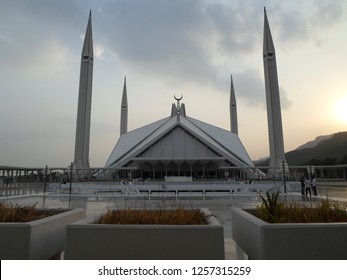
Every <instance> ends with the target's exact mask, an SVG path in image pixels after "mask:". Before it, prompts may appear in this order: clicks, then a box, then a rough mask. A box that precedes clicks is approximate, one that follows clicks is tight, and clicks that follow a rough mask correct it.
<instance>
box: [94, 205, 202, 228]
mask: <svg viewBox="0 0 347 280" xmlns="http://www.w3.org/2000/svg"><path fill="white" fill-rule="evenodd" d="M207 218H208V217H206V215H205V214H204V213H202V212H201V211H200V210H198V209H191V210H186V209H181V208H179V209H174V210H147V209H144V210H136V209H121V210H108V211H107V212H106V213H105V214H103V215H101V217H100V218H99V219H98V220H97V221H96V223H97V224H166V225H206V224H208V222H207Z"/></svg>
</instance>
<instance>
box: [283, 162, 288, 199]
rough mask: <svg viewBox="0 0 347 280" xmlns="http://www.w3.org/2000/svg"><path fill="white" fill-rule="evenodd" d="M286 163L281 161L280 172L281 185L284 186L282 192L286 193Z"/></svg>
mask: <svg viewBox="0 0 347 280" xmlns="http://www.w3.org/2000/svg"><path fill="white" fill-rule="evenodd" d="M286 168H287V166H286V163H285V162H284V161H283V162H282V173H283V186H284V193H287V186H286Z"/></svg>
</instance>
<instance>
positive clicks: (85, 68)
mask: <svg viewBox="0 0 347 280" xmlns="http://www.w3.org/2000/svg"><path fill="white" fill-rule="evenodd" d="M93 60H94V53H93V36H92V15H91V12H90V13H89V19H88V25H87V30H86V34H85V37H84V43H83V49H82V55H81V70H80V85H79V94H78V107H77V124H76V141H75V158H74V164H75V167H76V169H86V168H89V139H90V116H91V105H92V83H93Z"/></svg>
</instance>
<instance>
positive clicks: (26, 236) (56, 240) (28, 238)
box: [0, 209, 85, 260]
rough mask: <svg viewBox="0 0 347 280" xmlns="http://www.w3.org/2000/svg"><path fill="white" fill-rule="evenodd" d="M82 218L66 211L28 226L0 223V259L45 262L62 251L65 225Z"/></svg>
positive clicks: (82, 213)
mask: <svg viewBox="0 0 347 280" xmlns="http://www.w3.org/2000/svg"><path fill="white" fill-rule="evenodd" d="M84 217H85V210H84V209H76V210H69V211H65V212H62V213H59V214H57V215H53V216H50V217H47V218H44V219H40V220H36V221H32V222H27V223H0V259H2V260H26V259H30V260H47V259H51V258H53V257H55V256H57V255H58V256H59V254H60V253H61V252H62V251H63V250H64V245H65V234H66V226H67V225H68V224H70V223H72V222H75V221H77V220H80V219H83V218H84Z"/></svg>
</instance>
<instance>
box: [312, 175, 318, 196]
mask: <svg viewBox="0 0 347 280" xmlns="http://www.w3.org/2000/svg"><path fill="white" fill-rule="evenodd" d="M312 190H313V195H317V179H316V176H315V175H313V177H312Z"/></svg>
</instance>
